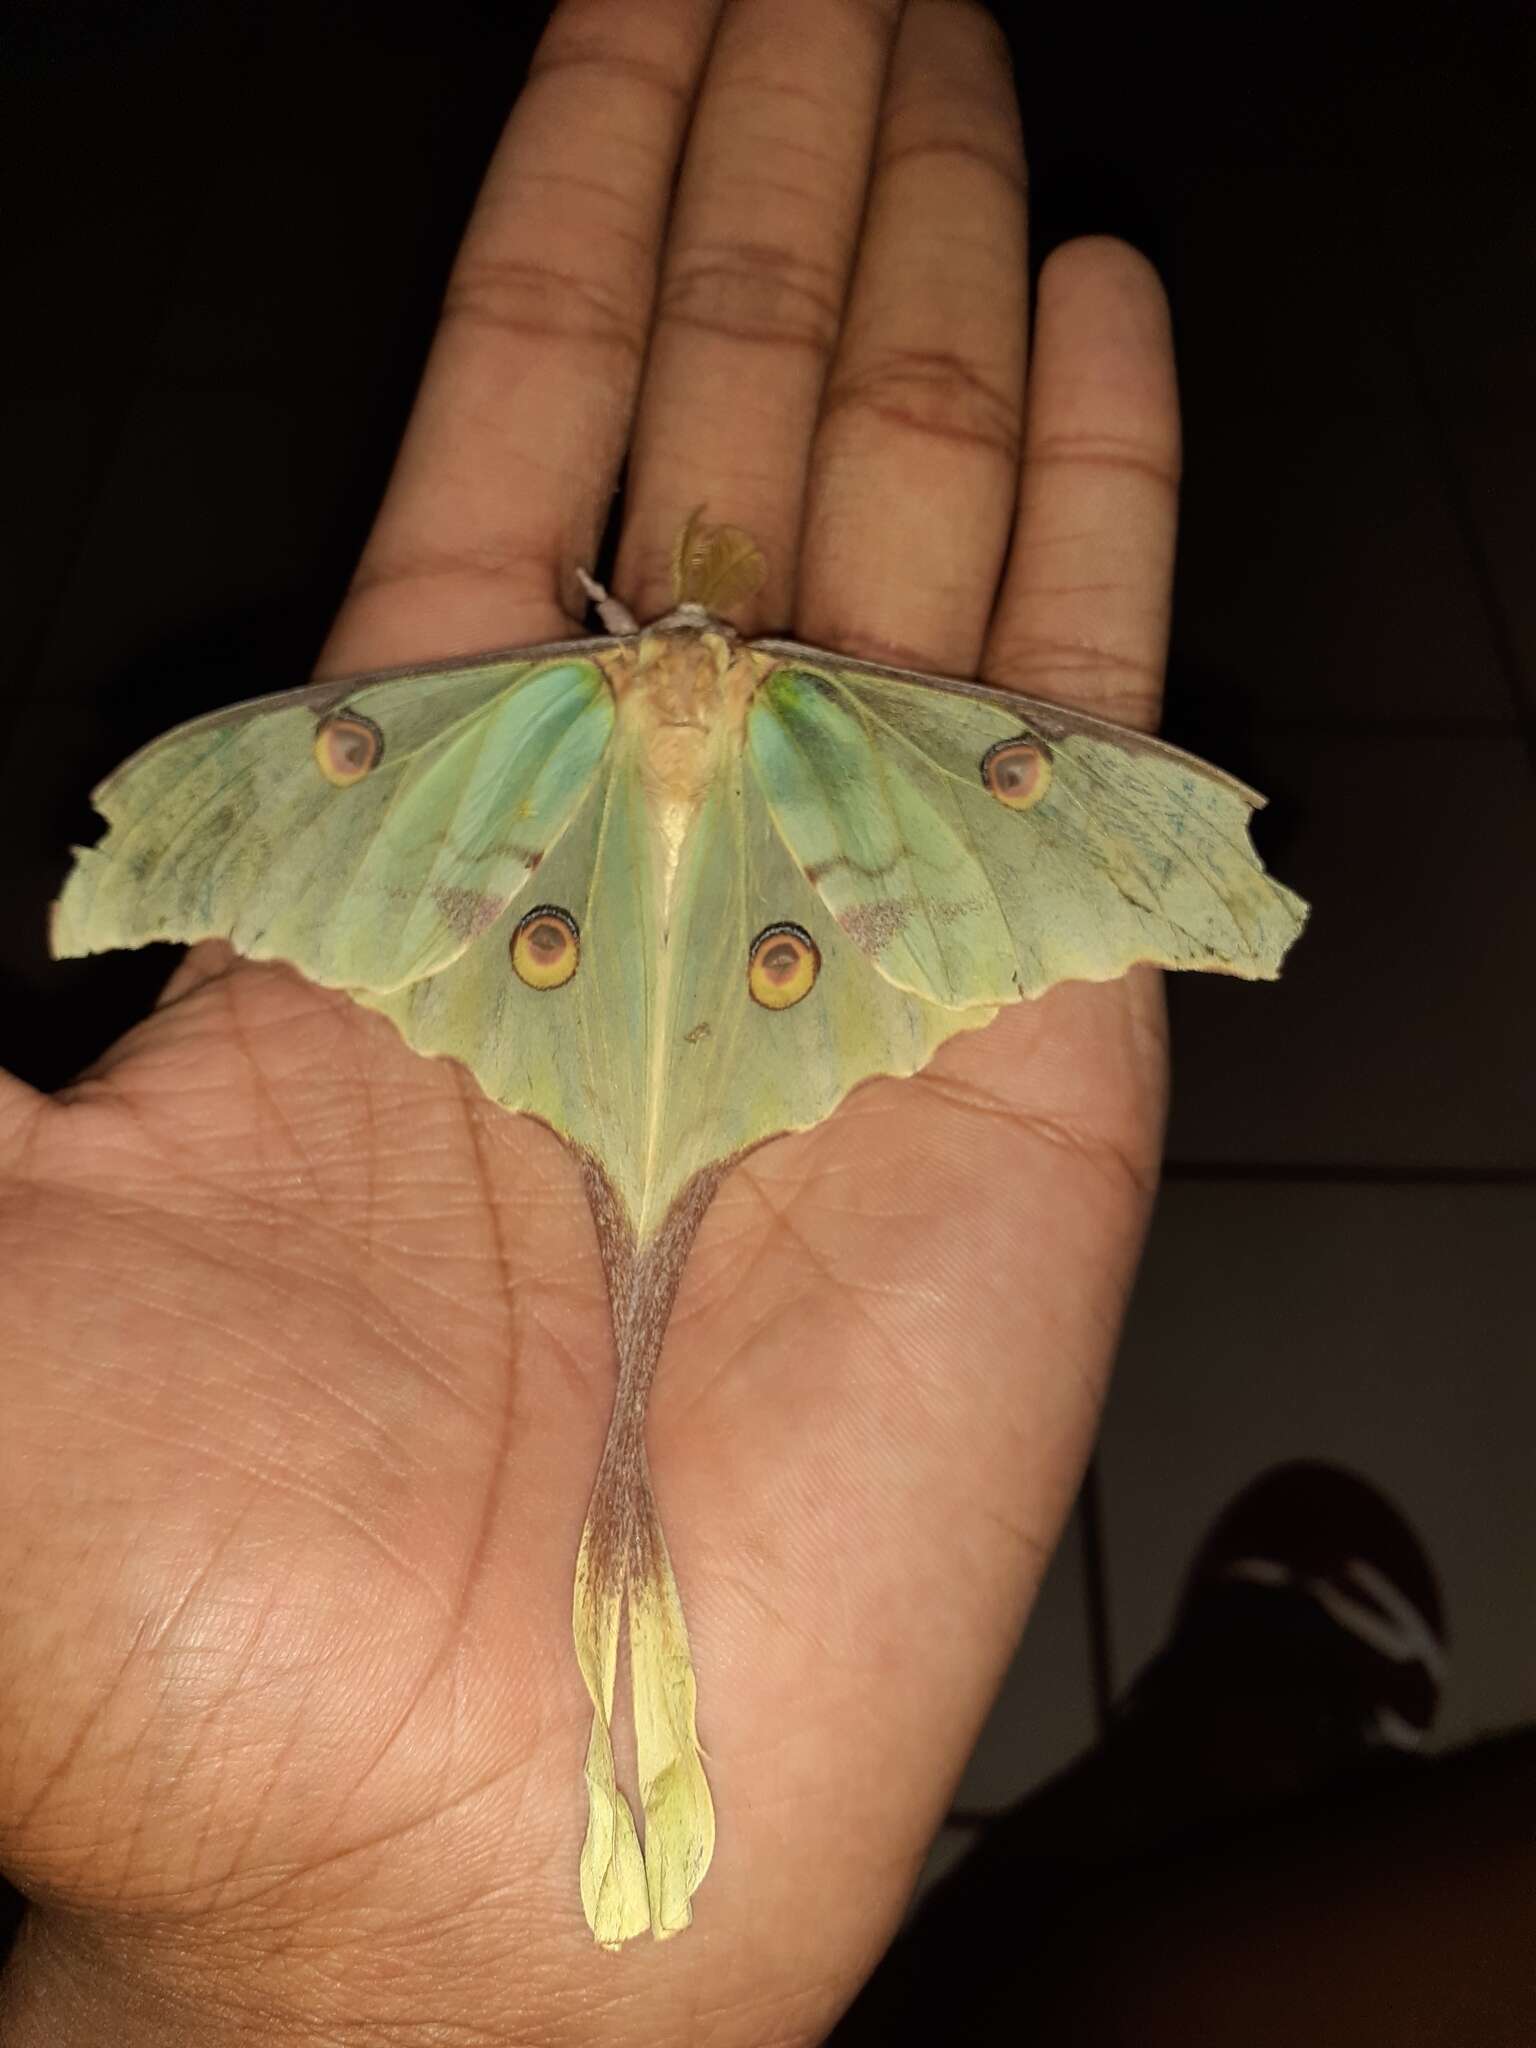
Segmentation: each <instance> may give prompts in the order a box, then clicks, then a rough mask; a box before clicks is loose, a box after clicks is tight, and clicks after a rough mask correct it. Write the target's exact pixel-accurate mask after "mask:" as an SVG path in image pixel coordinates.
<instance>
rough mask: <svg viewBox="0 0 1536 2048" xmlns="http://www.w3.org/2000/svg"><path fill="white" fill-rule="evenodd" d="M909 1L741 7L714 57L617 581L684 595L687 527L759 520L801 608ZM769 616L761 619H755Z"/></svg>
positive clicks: (771, 612) (665, 297) (639, 600)
mask: <svg viewBox="0 0 1536 2048" xmlns="http://www.w3.org/2000/svg"><path fill="white" fill-rule="evenodd" d="M899 11H900V6H899V0H876V4H875V5H874V6H871V5H869V4H868V0H737V4H735V5H733V6H731V7H730V8H728V9H727V11H726V13H725V16H724V18H723V19H722V22H721V26H720V34H719V38H718V40H717V43H716V47H715V51H714V54H713V56H712V57H711V59H710V65H709V72H708V75H707V77H706V79H705V83H704V90H703V95H702V98H701V100H700V103H699V109H698V113H697V115H696V117H695V121H694V127H693V133H692V136H691V138H690V141H689V145H688V157H687V162H686V165H685V167H684V172H683V180H682V185H681V188H680V190H679V193H678V201H677V208H676V213H675V217H674V222H673V228H672V234H671V239H670V244H669V249H668V255H667V261H666V267H665V270H664V273H663V276H662V281H661V290H660V294H659V297H658V300H657V308H656V324H655V330H654V333H653V335H652V339H651V351H650V359H649V362H648V365H647V370H646V378H645V390H644V394H643V397H642V400H641V406H640V415H639V419H638V422H637V425H636V431H635V443H634V454H633V457H632V460H631V465H630V481H629V502H628V506H627V509H626V519H625V532H624V542H623V546H622V547H621V549H620V554H619V564H618V568H617V571H616V573H615V579H614V580H615V582H616V583H617V584H618V587H619V589H620V591H621V592H622V593H623V594H624V596H625V598H626V600H627V601H628V602H629V603H630V604H632V605H634V606H635V608H636V609H637V610H638V612H639V613H640V616H641V617H642V618H644V617H649V616H652V615H653V614H654V613H656V612H658V611H662V610H664V609H665V608H666V606H667V605H668V603H669V602H670V590H669V586H668V552H669V549H670V547H671V543H672V539H673V536H674V534H675V533H676V531H677V529H678V528H679V526H680V525H681V524H682V522H683V520H684V519H686V517H687V516H688V514H689V513H690V512H691V511H692V510H693V508H694V507H695V506H696V505H699V504H701V503H703V504H705V505H706V507H707V510H708V512H709V515H710V518H711V519H712V520H714V521H716V522H730V523H732V524H734V525H739V526H743V527H745V528H746V530H747V531H748V532H749V533H750V534H751V535H752V536H753V538H754V539H755V540H756V541H757V543H758V545H759V547H760V548H761V549H762V550H763V554H764V557H765V559H766V561H767V564H768V570H769V581H768V583H767V585H766V586H765V588H764V590H763V591H762V592H761V594H760V595H759V597H758V599H757V601H756V603H755V604H754V605H753V606H751V607H748V606H745V605H744V606H742V607H739V608H738V613H737V617H738V623H740V624H742V625H744V626H750V625H752V624H756V623H758V622H759V621H762V620H774V621H776V622H777V623H779V624H782V623H783V622H784V620H786V619H787V618H788V617H789V610H790V601H791V593H792V590H793V584H794V557H795V552H796V548H795V543H796V540H797V537H798V533H799V527H800V513H801V501H802V498H803V495H804V489H805V468H806V461H807V457H808V455H809V452H810V443H811V436H812V432H813V430H814V428H815V423H816V410H817V406H818V404H819V402H820V398H821V389H822V382H823V379H824V377H825V374H826V366H827V363H828V361H829V360H830V357H831V353H832V348H833V344H834V342H835V340H836V336H837V330H838V323H839V320H840V319H841V316H842V308H843V298H844V293H845V291H846V287H847V280H848V273H849V270H850V268H851V267H852V262H853V251H854V246H855V244H856V242H857V239H858V232H859V216H860V212H861V210H862V207H863V202H864V190H865V184H866V181H867V178H868V171H869V155H870V148H871V144H872V142H873V138H874V132H875V121H876V117H877V115H878V112H879V106H880V90H881V83H882V80H883V78H884V75H885V67H886V60H887V57H888V54H889V46H890V40H891V36H892V34H893V33H894V30H895V26H896V18H897V15H898V13H899ZM749 610H750V612H751V614H752V616H751V618H750V619H749V618H748V616H747V615H748V612H749Z"/></svg>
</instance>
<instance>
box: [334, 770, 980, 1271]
mask: <svg viewBox="0 0 1536 2048" xmlns="http://www.w3.org/2000/svg"><path fill="white" fill-rule="evenodd" d="M655 855H656V842H655V836H654V834H653V833H652V832H651V830H650V829H649V825H648V821H647V814H646V807H645V797H644V791H643V788H642V786H641V782H640V777H639V773H638V768H637V765H636V762H635V760H634V758H633V756H632V755H631V753H630V751H629V749H628V748H627V747H624V746H621V745H620V744H617V743H616V744H615V746H614V748H613V749H612V751H611V753H610V756H609V759H608V760H607V762H605V764H604V766H603V768H602V769H601V771H600V772H599V774H598V776H597V778H596V779H595V781H594V784H593V787H592V789H591V790H590V792H589V793H588V796H587V798H586V800H585V802H584V803H583V805H582V806H581V809H580V811H579V812H578V814H577V816H576V818H575V819H574V820H573V822H572V824H571V826H570V829H569V830H568V831H567V832H566V834H565V835H564V837H563V838H562V839H561V841H560V844H559V845H558V846H557V847H556V848H555V850H554V851H553V853H552V854H551V855H550V857H549V859H548V861H547V862H546V863H545V865H544V867H543V868H541V870H540V872H539V885H538V896H539V900H540V903H541V904H546V903H547V904H550V905H553V906H555V907H556V908H558V909H559V910H560V911H562V912H564V913H565V914H566V915H567V916H568V917H569V918H570V920H571V922H572V923H573V924H574V925H575V926H576V927H577V928H578V930H579V934H580V960H579V965H578V966H577V968H576V971H575V972H574V974H572V976H571V978H570V979H569V980H568V981H567V982H565V983H563V984H562V985H560V986H558V987H551V988H535V987H532V986H529V985H527V984H525V983H524V982H523V981H522V980H520V979H519V977H518V974H517V973H516V971H515V969H514V968H513V965H512V963H511V961H510V959H509V953H508V945H507V934H506V932H504V931H496V932H490V933H487V934H486V935H484V936H483V937H481V938H478V939H476V940H475V942H474V943H473V944H472V945H471V946H470V947H469V948H468V949H467V951H466V952H465V953H464V955H463V957H462V958H461V959H459V960H458V961H456V962H455V963H454V964H453V965H452V966H451V967H449V968H448V969H447V970H446V971H445V972H444V973H442V974H439V975H435V976H434V977H433V978H432V979H431V980H430V981H424V982H421V983H418V984H416V985H415V986H413V987H411V988H405V989H400V990H397V991H395V992H394V993H392V994H387V995H380V996H369V997H367V998H365V1000H366V1001H368V1002H369V1004H370V1005H371V1006H372V1007H374V1008H376V1009H380V1010H382V1011H384V1012H385V1014H386V1015H388V1016H390V1017H391V1018H393V1020H394V1022H395V1023H396V1024H397V1026H398V1027H399V1029H400V1030H401V1032H402V1033H403V1034H404V1036H405V1037H406V1039H407V1040H408V1041H409V1042H410V1043H411V1044H412V1045H413V1046H415V1047H416V1048H417V1050H418V1051H420V1052H424V1053H436V1054H442V1055H447V1056H449V1057H452V1058H455V1059H457V1060H459V1061H461V1062H462V1063H463V1064H464V1065H465V1066H467V1067H468V1068H469V1069H470V1070H471V1072H472V1073H473V1074H474V1075H475V1077H476V1079H477V1080H478V1081H479V1083H480V1085H481V1087H482V1088H483V1089H484V1090H485V1092H486V1093H487V1094H488V1095H489V1096H491V1097H492V1099H493V1100H494V1101H497V1102H499V1103H501V1104H503V1105H504V1106H505V1107H507V1108H509V1109H520V1110H526V1111H529V1112H531V1113H532V1114H533V1115H535V1116H537V1117H540V1118H541V1119H542V1120H543V1121H544V1122H546V1123H548V1124H549V1125H551V1126H552V1127H553V1128H554V1129H555V1130H556V1131H558V1132H559V1133H560V1134H561V1135H562V1136H563V1137H565V1138H566V1139H567V1140H568V1141H569V1142H570V1143H571V1144H573V1145H574V1146H576V1147H577V1148H578V1150H580V1151H582V1152H584V1153H586V1154H588V1155H590V1156H591V1157H592V1158H593V1159H595V1160H596V1161H597V1162H598V1163H599V1164H600V1165H601V1167H602V1169H603V1173H604V1176H605V1178H606V1179H607V1181H608V1182H609V1184H610V1186H611V1187H612V1188H613V1190H614V1192H615V1194H616V1195H617V1197H618V1198H619V1200H620V1202H621V1203H622V1205H623V1208H624V1210H625V1212H626V1214H627V1217H628V1219H629V1221H630V1223H631V1225H632V1226H633V1228H634V1229H635V1231H636V1233H637V1235H639V1236H641V1237H643V1236H644V1235H645V1234H646V1232H647V1231H648V1230H650V1229H653V1228H654V1227H655V1226H656V1225H657V1224H658V1223H659V1221H660V1220H661V1219H662V1218H663V1217H664V1216H665V1215H666V1214H667V1212H668V1210H669V1208H670V1206H671V1204H672V1203H673V1201H674V1200H675V1199H676V1198H677V1196H678V1194H679V1193H680V1192H681V1190H682V1189H683V1188H685V1187H686V1186H687V1184H688V1182H689V1181H690V1180H692V1178H693V1177H694V1175H695V1174H696V1173H698V1172H700V1171H701V1170H702V1169H704V1168H705V1167H707V1166H711V1165H715V1164H718V1163H719V1162H720V1161H722V1160H727V1159H731V1158H734V1157H736V1156H738V1155H739V1154H740V1153H742V1152H744V1151H747V1150H749V1149H750V1148H751V1147H752V1146H754V1145H756V1144H759V1143H761V1142H762V1141H763V1140H764V1139H766V1138H770V1137H772V1136H774V1135H775V1133H777V1132H780V1131H787V1130H801V1129H805V1128H807V1127H809V1126H810V1125H812V1124H815V1123H819V1122H820V1121H821V1119H822V1118H823V1117H825V1116H827V1115H829V1114H830V1113H831V1111H832V1109H833V1108H834V1107H835V1106H836V1104H837V1103H838V1102H840V1101H841V1100H842V1098H843V1097H844V1096H845V1095H846V1094H847V1093H848V1091H849V1090H850V1089H851V1088H853V1087H855V1086H856V1085H857V1084H858V1083H859V1082H860V1081H863V1080H865V1079H867V1078H869V1077H870V1076H871V1075H875V1074H910V1073H915V1072H916V1071H917V1070H918V1069H919V1068H920V1067H922V1066H925V1065H926V1064H927V1062H928V1060H929V1059H930V1058H931V1057H932V1055H933V1052H934V1051H935V1049H936V1048H937V1047H938V1046H939V1045H940V1044H941V1043H942V1042H943V1040H944V1039H946V1038H948V1037H950V1036H952V1035H953V1034H954V1033H955V1032H957V1031H962V1030H971V1029H974V1028H976V1027H978V1026H979V1025H981V1024H984V1023H985V1022H986V1021H987V1019H988V1017H989V1016H990V1015H991V1014H992V1012H991V1011H990V1010H986V1009H981V1008H977V1009H971V1010H967V1011H963V1012H961V1011H953V1010H951V1011H945V1010H941V1009H939V1008H938V1007H936V1006H935V1005H934V1004H932V1003H930V1002H925V1001H923V1000H921V999H920V998H919V997H917V996H914V995H912V994H911V993H910V992H908V991H907V990H904V989H901V988H898V987H896V986H895V985H894V984H892V983H890V982H886V981H882V980H880V979H878V978H876V977H872V976H871V975H870V973H869V970H868V966H867V963H866V961H865V959H864V957H863V955H862V954H861V953H860V951H859V949H858V948H857V947H856V946H855V945H854V944H853V943H852V941H851V940H850V939H849V938H848V936H847V935H846V933H845V932H844V931H843V930H842V928H841V926H840V925H839V924H838V922H837V920H836V918H835V917H834V916H833V915H832V913H831V912H830V911H829V910H828V908H827V907H826V905H825V904H824V903H823V902H822V901H821V899H820V898H819V897H818V896H817V894H816V892H815V891H814V890H813V889H811V888H809V887H808V886H807V884H806V881H805V877H804V875H803V874H802V873H801V872H800V869H799V867H798V866H797V864H796V862H795V860H794V859H793V857H792V856H791V854H790V852H789V850H788V848H787V847H786V846H785V843H784V840H783V838H782V836H781V834H780V833H779V831H778V828H777V827H776V826H775V824H774V822H773V819H772V818H771V817H770V815H769V812H768V808H767V805H766V804H765V803H764V801H763V798H762V794H761V792H760V790H759V789H758V788H757V786H756V783H755V781H754V779H753V778H752V777H751V776H750V775H749V774H746V773H744V772H743V768H742V764H741V763H740V761H739V760H738V761H737V762H736V763H735V764H734V766H733V768H731V769H730V770H728V771H726V772H723V773H722V775H721V777H720V778H719V779H718V780H717V781H716V783H715V784H714V785H713V786H712V787H711V788H710V790H709V791H708V793H707V794H706V795H705V797H704V800H703V806H702V809H701V811H700V814H699V817H698V821H697V823H696V825H695V827H694V830H693V831H692V833H691V834H690V835H689V838H688V840H687V842H686V843H685V847H684V850H683V856H682V858H683V866H682V868H681V870H680V872H679V873H678V875H677V876H676V877H675V880H674V884H673V887H672V890H671V893H670V908H669V911H668V913H667V915H668V919H669V922H668V925H667V928H666V929H665V931H664V930H663V928H662V922H661V920H662V908H661V904H662V890H661V887H660V884H659V878H658V876H657V873H656V871H655V869H654V867H653V865H652V863H653V861H654V859H655ZM784 924H791V925H794V926H795V927H797V928H800V929H803V930H804V932H805V933H806V935H807V936H808V938H809V939H810V941H811V944H812V946H813V947H814V949H815V953H816V972H815V974H814V978H813V985H811V986H810V988H809V990H808V993H807V994H806V995H805V997H804V999H803V1000H800V1001H798V1002H796V1003H794V1004H793V1005H792V1006H791V1007H787V1008H782V1009H771V1008H767V1007H765V1006H764V1005H763V1004H762V1003H761V1002H759V1001H757V1000H756V999H755V998H754V997H753V995H752V994H751V991H750V987H749V979H748V976H749V966H750V961H751V956H752V949H753V944H754V941H755V940H756V939H758V938H759V937H760V935H761V934H763V933H764V932H766V931H768V930H770V929H771V928H772V927H775V926H779V925H784Z"/></svg>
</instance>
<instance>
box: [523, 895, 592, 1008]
mask: <svg viewBox="0 0 1536 2048" xmlns="http://www.w3.org/2000/svg"><path fill="white" fill-rule="evenodd" d="M580 962H581V934H580V933H579V932H578V931H577V929H576V920H575V918H574V917H572V916H571V913H570V912H569V911H568V910H557V909H556V908H555V906H554V904H553V903H541V904H540V905H539V907H538V909H537V910H530V911H529V913H528V915H527V916H526V917H522V918H519V919H518V922H517V930H516V931H515V932H513V934H512V971H513V973H514V974H515V975H516V976H517V978H518V980H519V981H526V982H527V984H528V986H529V987H530V988H560V987H562V986H563V985H564V984H565V983H566V982H568V981H569V980H570V978H571V976H572V975H573V974H574V973H575V972H576V969H577V967H578V966H579V965H580Z"/></svg>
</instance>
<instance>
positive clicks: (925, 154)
mask: <svg viewBox="0 0 1536 2048" xmlns="http://www.w3.org/2000/svg"><path fill="white" fill-rule="evenodd" d="M946 160H948V161H951V162H956V163H964V164H970V165H972V166H974V167H975V168H977V169H979V170H982V171H984V172H985V173H986V174H987V176H988V177H989V178H991V179H993V180H995V181H996V182H997V183H999V184H1001V185H1002V186H1003V187H1004V189H1005V190H1006V192H1007V194H1008V196H1009V198H1010V199H1026V198H1027V197H1028V194H1029V179H1028V176H1027V174H1026V172H1025V169H1024V165H1023V164H1022V162H1020V161H1019V159H1018V158H1016V157H1014V156H1012V155H1004V154H1003V152H1002V151H1000V150H996V149H987V148H986V147H984V145H983V144H981V143H979V142H966V141H962V140H958V139H951V140H941V139H938V138H936V137H935V138H928V139H924V140H923V141H920V142H902V143H893V144H892V145H891V146H890V147H889V148H887V149H885V150H884V151H882V153H881V157H880V168H881V170H882V171H883V172H886V173H889V172H892V171H895V170H900V169H906V168H908V167H909V166H910V165H912V164H914V163H915V164H917V165H918V166H919V167H922V168H931V167H933V166H934V165H936V164H938V163H941V162H943V161H946Z"/></svg>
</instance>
